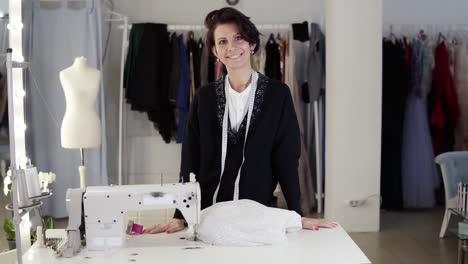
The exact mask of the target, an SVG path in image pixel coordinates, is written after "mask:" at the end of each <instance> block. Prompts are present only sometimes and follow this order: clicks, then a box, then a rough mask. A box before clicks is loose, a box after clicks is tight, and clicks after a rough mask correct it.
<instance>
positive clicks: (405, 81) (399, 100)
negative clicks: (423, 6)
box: [380, 40, 410, 210]
mask: <svg viewBox="0 0 468 264" xmlns="http://www.w3.org/2000/svg"><path fill="white" fill-rule="evenodd" d="M409 80H410V72H409V68H408V66H407V65H406V64H405V49H404V46H403V44H402V43H401V42H396V43H393V42H392V41H389V40H384V42H383V76H382V81H383V82H382V149H381V154H382V155H381V181H380V183H381V185H380V186H381V187H380V189H381V195H382V209H387V210H398V209H402V208H403V191H402V190H403V186H402V175H401V151H402V150H401V148H402V144H403V142H402V140H403V118H404V113H405V102H406V96H407V93H408V87H409Z"/></svg>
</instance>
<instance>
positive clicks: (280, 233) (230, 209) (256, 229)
mask: <svg viewBox="0 0 468 264" xmlns="http://www.w3.org/2000/svg"><path fill="white" fill-rule="evenodd" d="M301 228H302V221H301V216H300V215H299V214H298V213H296V212H295V211H289V210H284V209H278V208H272V207H267V206H264V205H262V204H260V203H258V202H255V201H252V200H237V201H229V202H221V203H216V204H215V205H213V206H211V207H208V208H206V209H204V210H203V211H202V212H201V217H200V225H199V227H198V228H197V233H198V237H199V238H200V239H201V240H202V241H204V242H205V243H209V244H214V245H222V246H262V245H277V244H285V243H287V237H286V233H287V232H293V231H297V230H299V229H301Z"/></svg>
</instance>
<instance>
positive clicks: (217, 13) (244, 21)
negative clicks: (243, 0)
mask: <svg viewBox="0 0 468 264" xmlns="http://www.w3.org/2000/svg"><path fill="white" fill-rule="evenodd" d="M230 23H234V24H236V25H237V26H238V27H239V31H240V32H239V33H240V35H241V36H242V38H244V39H245V40H246V41H247V42H249V44H250V45H253V44H255V48H254V53H255V52H257V50H258V49H259V46H260V33H259V32H258V30H257V27H255V25H254V23H252V21H250V17H248V16H246V15H244V14H242V13H241V12H240V11H239V10H237V9H234V8H232V7H224V8H221V9H218V10H213V11H211V12H210V13H209V14H208V15H207V16H206V18H205V27H206V28H207V29H208V32H207V33H206V45H207V47H208V48H209V49H210V50H211V48H212V47H213V46H215V41H214V31H215V29H216V27H217V26H218V25H220V24H230Z"/></svg>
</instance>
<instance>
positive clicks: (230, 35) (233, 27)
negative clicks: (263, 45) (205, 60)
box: [212, 23, 255, 71]
mask: <svg viewBox="0 0 468 264" xmlns="http://www.w3.org/2000/svg"><path fill="white" fill-rule="evenodd" d="M213 35H214V43H215V46H214V47H213V48H212V52H213V54H214V55H215V56H216V57H217V58H218V59H219V60H221V62H222V63H223V64H224V65H225V66H226V68H227V70H228V71H230V70H238V69H242V68H245V67H249V68H250V67H251V66H250V54H251V52H252V50H254V48H255V45H250V44H249V42H247V41H246V40H245V39H244V38H242V36H241V34H240V32H239V27H238V26H237V24H235V23H230V24H220V25H218V26H217V27H216V29H215V31H214V34H213Z"/></svg>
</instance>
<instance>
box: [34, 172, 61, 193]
mask: <svg viewBox="0 0 468 264" xmlns="http://www.w3.org/2000/svg"><path fill="white" fill-rule="evenodd" d="M38 177H39V183H40V185H41V189H42V191H43V192H47V191H48V189H47V187H48V186H49V184H52V183H54V182H55V180H56V179H57V176H56V175H55V173H53V172H49V173H45V172H39V175H38Z"/></svg>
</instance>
